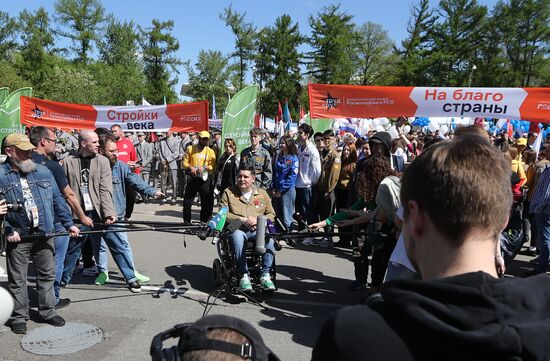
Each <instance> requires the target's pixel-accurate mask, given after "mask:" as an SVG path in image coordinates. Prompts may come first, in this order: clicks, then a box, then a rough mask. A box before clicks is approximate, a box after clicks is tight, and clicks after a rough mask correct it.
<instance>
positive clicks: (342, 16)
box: [307, 5, 357, 84]
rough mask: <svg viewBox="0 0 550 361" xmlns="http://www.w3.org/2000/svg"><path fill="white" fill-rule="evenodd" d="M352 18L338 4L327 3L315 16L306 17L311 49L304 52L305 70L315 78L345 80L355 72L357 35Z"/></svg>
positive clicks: (320, 79) (319, 79)
mask: <svg viewBox="0 0 550 361" xmlns="http://www.w3.org/2000/svg"><path fill="white" fill-rule="evenodd" d="M352 19H353V16H351V15H349V14H347V13H345V12H341V11H340V6H339V5H330V6H327V7H325V8H323V11H322V12H320V13H318V14H317V17H313V16H310V17H309V25H310V27H311V37H310V39H309V43H310V45H311V47H312V48H313V51H312V52H310V53H309V54H308V56H307V59H308V61H309V64H308V74H311V75H312V76H313V79H314V80H315V81H318V82H321V83H332V84H348V83H349V82H350V80H351V78H352V76H353V75H354V74H355V72H356V69H355V54H356V45H357V37H356V33H355V31H354V27H355V25H354V24H353V22H352Z"/></svg>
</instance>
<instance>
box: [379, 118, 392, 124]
mask: <svg viewBox="0 0 550 361" xmlns="http://www.w3.org/2000/svg"><path fill="white" fill-rule="evenodd" d="M380 124H381V125H384V126H386V125H388V124H390V120H389V119H388V118H380Z"/></svg>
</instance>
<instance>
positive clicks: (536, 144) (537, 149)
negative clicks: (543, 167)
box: [532, 129, 542, 159]
mask: <svg viewBox="0 0 550 361" xmlns="http://www.w3.org/2000/svg"><path fill="white" fill-rule="evenodd" d="M541 146H542V129H539V135H537V139H535V142H534V143H533V146H532V149H533V150H534V151H535V153H537V158H536V159H538V158H539V152H540V147H541Z"/></svg>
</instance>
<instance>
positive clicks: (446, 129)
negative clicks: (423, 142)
mask: <svg viewBox="0 0 550 361" xmlns="http://www.w3.org/2000/svg"><path fill="white" fill-rule="evenodd" d="M439 133H441V134H447V133H449V127H448V126H447V124H443V125H442V126H441V127H440V128H439Z"/></svg>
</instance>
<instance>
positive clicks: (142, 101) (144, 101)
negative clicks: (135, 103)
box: [141, 95, 151, 107]
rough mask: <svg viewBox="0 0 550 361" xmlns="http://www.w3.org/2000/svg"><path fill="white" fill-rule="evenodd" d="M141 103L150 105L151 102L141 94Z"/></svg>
mask: <svg viewBox="0 0 550 361" xmlns="http://www.w3.org/2000/svg"><path fill="white" fill-rule="evenodd" d="M141 105H143V106H146V107H150V106H151V103H149V102H148V101H147V100H145V97H144V96H143V95H142V96H141Z"/></svg>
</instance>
